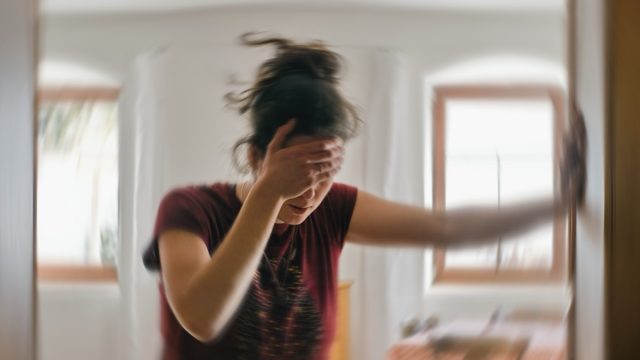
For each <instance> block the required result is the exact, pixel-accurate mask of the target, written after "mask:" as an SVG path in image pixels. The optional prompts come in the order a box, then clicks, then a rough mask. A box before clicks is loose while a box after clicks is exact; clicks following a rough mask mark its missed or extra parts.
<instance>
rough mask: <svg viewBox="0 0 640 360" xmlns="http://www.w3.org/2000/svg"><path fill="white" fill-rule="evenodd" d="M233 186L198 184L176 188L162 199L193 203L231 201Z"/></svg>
mask: <svg viewBox="0 0 640 360" xmlns="http://www.w3.org/2000/svg"><path fill="white" fill-rule="evenodd" d="M234 189H235V184H233V183H229V182H214V183H200V184H188V185H181V186H176V187H174V188H172V189H170V190H168V191H167V192H166V193H165V195H164V199H165V200H167V199H174V198H187V199H190V200H192V201H193V200H195V201H205V202H208V201H211V200H219V199H223V200H228V201H230V202H231V201H232V200H233V196H232V195H234Z"/></svg>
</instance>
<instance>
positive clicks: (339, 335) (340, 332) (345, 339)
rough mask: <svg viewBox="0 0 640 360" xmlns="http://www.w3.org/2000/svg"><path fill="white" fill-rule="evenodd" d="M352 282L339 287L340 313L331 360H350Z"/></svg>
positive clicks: (343, 282)
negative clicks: (350, 294) (350, 297)
mask: <svg viewBox="0 0 640 360" xmlns="http://www.w3.org/2000/svg"><path fill="white" fill-rule="evenodd" d="M350 289H351V282H350V281H341V282H340V284H339V285H338V313H337V317H338V319H337V322H336V337H335V339H334V340H333V345H331V352H330V353H329V354H330V355H329V359H330V360H348V359H349V352H350V343H349V316H351V315H350V313H349V290H350Z"/></svg>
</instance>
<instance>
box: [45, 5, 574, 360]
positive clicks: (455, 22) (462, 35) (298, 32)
mask: <svg viewBox="0 0 640 360" xmlns="http://www.w3.org/2000/svg"><path fill="white" fill-rule="evenodd" d="M563 26H564V25H563V18H562V17H561V15H559V14H557V13H531V12H529V13H526V14H522V13H520V14H517V13H488V12H469V13H461V12H459V13H455V12H439V13H433V12H420V11H417V12H416V11H412V12H408V11H391V10H387V11H362V10H359V11H355V10H349V11H343V12H338V11H331V10H323V11H320V10H315V11H309V10H307V11H302V10H292V9H290V10H284V9H278V10H276V9H254V10H243V9H233V8H229V9H225V10H218V11H199V12H183V13H179V14H147V15H145V14H137V15H130V16H128V15H119V16H115V15H114V16H91V17H89V16H85V17H82V18H80V17H70V16H66V17H65V16H59V17H48V18H46V19H45V21H44V24H43V27H42V29H43V31H44V34H43V42H44V44H43V45H44V47H43V53H44V57H45V59H52V60H63V61H64V60H66V61H71V62H79V63H81V64H82V65H85V66H89V67H93V68H95V69H97V70H99V71H102V72H104V73H106V74H108V75H110V76H112V77H113V78H115V79H118V80H122V79H123V78H124V77H125V74H126V71H127V68H128V66H129V64H130V63H131V61H132V59H133V58H134V57H135V56H136V55H137V54H139V53H141V52H144V51H147V50H149V49H152V48H155V47H157V46H163V45H179V46H186V47H188V46H193V47H194V48H198V47H201V46H203V45H204V46H207V45H210V46H214V45H218V46H219V45H231V44H234V43H235V41H236V37H237V35H239V34H241V33H243V32H245V31H248V30H271V31H275V32H278V33H281V34H283V35H286V36H292V35H293V36H296V37H301V38H320V39H323V40H325V41H327V42H328V43H330V44H332V45H337V46H340V48H342V49H345V51H349V49H352V51H354V52H357V50H358V49H363V48H367V47H381V48H391V49H396V50H400V51H402V52H405V53H406V54H407V55H408V58H410V59H411V62H412V63H413V64H414V65H415V69H416V70H415V73H414V76H415V77H416V79H422V77H426V76H429V75H430V74H433V73H437V72H439V71H440V70H441V69H443V68H446V67H449V66H451V65H452V64H455V63H458V62H464V61H466V60H469V59H473V58H476V57H484V56H491V55H496V54H512V53H517V54H521V55H528V56H533V57H537V58H541V59H545V60H548V61H551V62H555V63H557V64H562V63H563V61H564V60H563V59H564V48H563V35H562V34H563ZM250 54H255V50H251V51H247V56H255V55H250ZM357 73H359V72H358V71H351V72H349V70H347V75H346V76H347V77H349V76H350V74H357ZM358 76H362V75H358ZM241 80H245V79H241ZM363 80H366V79H363ZM353 83H355V84H358V83H359V84H360V85H353V86H355V88H358V87H359V86H361V85H362V84H363V82H359V81H357V82H353ZM422 86H423V82H422V81H415V85H414V89H413V90H414V91H415V93H416V96H418V97H420V98H422V96H423V95H424V94H423V92H424V89H423V88H422ZM219 95H220V94H213V97H218V96H219ZM213 97H212V99H211V101H218V100H219V99H218V98H213ZM414 110H415V111H416V112H422V111H424V109H423V108H422V107H421V108H419V109H414ZM365 121H366V119H365ZM362 149H363V147H362V143H361V142H359V141H358V140H356V141H355V142H354V143H353V144H351V145H350V148H349V150H350V153H349V158H348V159H347V161H348V163H347V164H346V165H347V166H345V167H346V168H348V169H349V172H347V173H343V174H342V175H341V176H342V179H343V180H347V181H349V182H351V183H353V184H355V185H360V184H362V183H363V173H364V171H363V168H362V166H363V165H362V164H363V163H362V162H361V161H359V159H362ZM359 261H360V258H359V251H358V249H357V248H356V247H347V248H346V249H345V253H344V255H343V258H342V261H341V277H342V278H348V279H353V278H354V276H355V274H357V273H358V270H359V268H360V262H359ZM356 281H357V279H356ZM41 290H42V291H41V299H42V301H41V304H40V309H41V312H42V313H43V314H44V315H43V316H42V322H41V334H42V337H43V339H44V340H43V344H45V345H46V346H45V347H43V349H45V350H46V351H43V352H42V354H41V355H42V356H41V358H42V359H47V360H48V359H52V360H53V359H66V358H69V357H66V356H65V354H67V353H66V352H65V351H67V350H68V347H69V342H68V340H69V339H70V337H69V336H68V335H69V334H68V333H65V332H64V331H59V330H54V325H55V323H56V322H57V321H63V319H66V320H64V321H65V322H66V324H67V327H68V328H69V329H75V328H81V327H83V326H87V324H85V323H84V322H83V320H86V319H90V320H91V326H92V327H93V328H99V329H101V330H100V331H96V332H83V333H79V334H77V335H78V336H80V338H79V339H78V338H76V341H81V342H83V343H85V344H93V346H94V347H95V348H96V349H104V351H106V354H107V355H108V354H110V353H109V351H110V350H109V346H105V342H108V341H110V340H111V339H112V337H111V336H110V335H108V334H109V332H110V331H112V329H115V328H116V325H115V323H112V322H110V321H109V320H108V319H109V316H107V314H109V311H111V309H113V308H114V306H115V307H117V306H118V305H117V302H118V298H117V296H107V297H104V298H102V300H100V304H102V305H101V306H100V307H98V308H100V309H104V312H101V314H103V315H104V317H102V315H100V316H96V317H93V318H90V317H84V316H82V317H80V316H78V313H75V314H74V313H71V312H69V313H66V311H69V310H72V309H73V310H75V311H80V313H82V312H81V311H87V312H91V311H93V309H96V308H95V307H94V306H95V301H97V300H96V299H95V297H91V296H88V297H87V296H85V297H83V296H80V295H79V294H81V293H82V292H85V291H99V290H96V289H93V290H83V289H81V288H73V289H72V290H69V291H70V292H69V298H70V299H72V298H74V297H75V296H76V295H73V294H77V295H79V296H80V297H75V299H74V300H73V304H74V306H70V307H65V306H64V293H65V291H67V290H65V289H57V290H54V289H52V288H42V289H41ZM544 291H546V294H553V296H555V297H554V298H553V299H561V300H558V301H560V302H562V301H563V300H562V299H563V296H564V294H563V293H562V292H561V291H551V292H549V291H548V289H545V290H544ZM485 294H486V296H485V297H484V299H485V301H484V302H481V303H480V304H477V306H475V307H468V306H469V304H473V301H472V302H469V301H468V299H469V292H460V291H458V290H456V291H453V292H449V293H448V295H447V291H440V292H439V293H433V294H431V295H428V296H427V297H426V299H425V305H426V306H428V309H427V312H429V313H431V312H434V311H435V312H439V313H443V314H449V315H452V314H453V313H454V312H455V311H456V310H451V309H452V308H451V306H450V305H451V304H453V303H455V304H459V305H460V306H463V307H467V308H468V309H475V310H474V311H472V312H473V313H474V314H475V315H476V316H488V313H490V312H489V311H488V310H489V309H492V308H493V307H494V305H495V304H496V303H504V302H505V301H506V302H509V301H511V302H514V301H515V302H518V299H521V300H522V299H525V300H530V299H531V297H529V298H528V299H527V297H526V296H524V297H523V296H519V295H517V294H516V295H513V296H511V297H510V296H509V295H508V294H507V295H505V296H506V297H505V296H500V295H499V294H498V295H496V293H494V292H486V291H485ZM529 294H530V293H529ZM503 295H504V294H503ZM514 296H515V297H514ZM52 297H54V298H55V299H56V300H55V301H53V300H51V299H52ZM505 299H506V300H505ZM358 301H360V299H359V298H358V297H356V298H355V299H354V302H355V303H357V302H358ZM554 301H555V300H551V302H552V303H555V302H554ZM78 309H84V310H78ZM51 313H55V315H47V314H51ZM65 314H66V315H65ZM114 322H115V318H114ZM353 330H354V332H357V331H358V329H357V328H356V329H353ZM103 336H104V337H103ZM353 351H354V352H355V353H356V354H357V352H358V349H353ZM107 355H105V356H107ZM94 358H95V357H94ZM106 358H108V357H106Z"/></svg>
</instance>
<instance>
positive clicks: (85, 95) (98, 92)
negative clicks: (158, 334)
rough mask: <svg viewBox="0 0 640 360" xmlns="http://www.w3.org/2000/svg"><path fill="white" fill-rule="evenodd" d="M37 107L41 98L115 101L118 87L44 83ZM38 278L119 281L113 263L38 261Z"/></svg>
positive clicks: (43, 99) (50, 280) (66, 281)
mask: <svg viewBox="0 0 640 360" xmlns="http://www.w3.org/2000/svg"><path fill="white" fill-rule="evenodd" d="M37 95H38V96H37V102H38V108H39V104H40V102H42V101H57V100H95V101H100V100H104V101H117V100H118V97H119V95H120V89H119V88H115V87H100V86H61V87H43V88H40V89H38V93H37ZM37 280H38V281H44V282H65V283H68V282H92V283H104V282H106V283H114V282H117V281H118V272H117V269H116V267H115V266H103V265H69V264H47V263H41V262H39V261H37Z"/></svg>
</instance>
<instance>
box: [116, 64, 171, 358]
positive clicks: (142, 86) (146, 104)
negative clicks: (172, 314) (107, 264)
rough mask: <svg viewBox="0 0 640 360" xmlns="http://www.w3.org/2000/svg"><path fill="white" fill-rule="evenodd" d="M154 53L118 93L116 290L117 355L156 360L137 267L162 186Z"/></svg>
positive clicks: (148, 292)
mask: <svg viewBox="0 0 640 360" xmlns="http://www.w3.org/2000/svg"><path fill="white" fill-rule="evenodd" d="M157 55H158V54H156V53H149V54H146V55H142V56H139V57H138V58H137V59H136V61H135V62H134V64H133V66H132V68H131V72H130V74H129V76H128V78H127V80H126V82H125V84H124V86H123V88H122V92H121V96H120V116H119V118H120V184H119V188H120V237H119V238H120V242H119V244H120V248H119V253H118V255H119V258H118V279H119V283H120V290H121V307H120V309H121V318H120V331H119V334H118V335H119V336H118V339H119V346H118V350H119V359H125V360H126V359H131V360H134V359H158V358H159V356H160V349H161V339H160V333H159V331H158V329H159V326H160V325H159V318H158V315H157V314H158V311H159V306H158V305H159V302H158V295H157V286H156V279H155V277H154V276H153V275H151V274H149V273H148V272H146V271H145V269H144V268H143V267H142V266H141V254H142V251H143V249H144V246H145V245H146V243H147V241H148V238H149V235H150V229H151V228H152V226H153V225H152V221H153V218H152V217H153V214H154V211H155V209H154V206H155V204H157V202H158V199H159V197H160V196H161V189H162V188H163V183H162V177H160V176H157V174H160V173H162V169H161V166H162V162H161V161H160V159H161V158H160V157H159V156H157V155H158V154H160V152H159V151H158V147H159V144H160V143H161V142H162V132H161V126H160V125H161V119H162V108H161V106H160V103H159V96H158V94H157V90H158V86H157V83H156V81H157V77H156V76H155V71H156V68H155V67H154V66H151V65H152V64H153V63H154V61H155V59H156V58H157Z"/></svg>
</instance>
